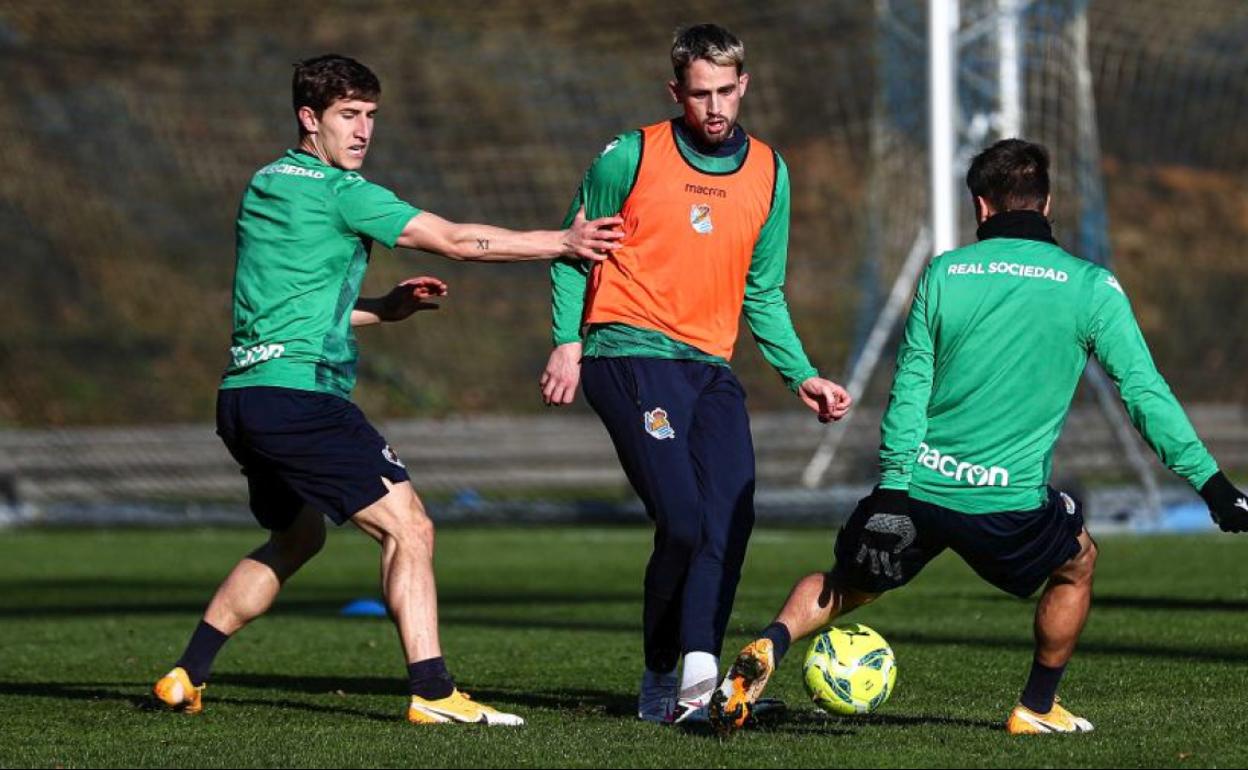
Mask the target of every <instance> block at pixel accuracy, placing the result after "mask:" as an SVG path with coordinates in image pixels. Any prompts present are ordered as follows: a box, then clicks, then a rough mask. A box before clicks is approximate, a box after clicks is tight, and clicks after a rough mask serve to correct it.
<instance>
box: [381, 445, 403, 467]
mask: <svg viewBox="0 0 1248 770" xmlns="http://www.w3.org/2000/svg"><path fill="white" fill-rule="evenodd" d="M381 456H382V457H384V458H386V460H387V461H388V462H390V463H391V464H393V465H397V466H399V467H400V468H402V469H403V470H407V466H406V465H404V464H403V461H402V460H400V459H399V456H398V454H396V453H395V451H394V450H393V449H391V448H390V445H389V444H386V448H385V449H383V450H381Z"/></svg>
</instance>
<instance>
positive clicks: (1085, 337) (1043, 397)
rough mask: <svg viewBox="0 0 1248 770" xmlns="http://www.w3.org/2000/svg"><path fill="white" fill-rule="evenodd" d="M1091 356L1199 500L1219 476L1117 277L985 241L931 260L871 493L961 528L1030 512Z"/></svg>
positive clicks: (1011, 242)
mask: <svg viewBox="0 0 1248 770" xmlns="http://www.w3.org/2000/svg"><path fill="white" fill-rule="evenodd" d="M1037 216H1038V215H1037ZM1089 355H1095V356H1096V357H1097V359H1098V360H1099V361H1100V362H1101V364H1102V366H1104V368H1105V371H1106V372H1107V373H1108V374H1109V376H1110V378H1111V379H1112V380H1113V381H1114V383H1115V384H1116V385H1117V386H1118V389H1119V391H1120V393H1121V396H1122V401H1123V403H1124V404H1125V405H1126V408H1127V413H1128V414H1129V415H1130V418H1131V421H1132V422H1133V423H1134V424H1135V426H1136V428H1137V429H1138V430H1139V431H1140V433H1141V435H1143V437H1144V438H1145V440H1146V441H1147V442H1148V443H1149V445H1150V446H1151V447H1152V448H1153V450H1154V451H1156V452H1157V455H1158V456H1159V457H1160V458H1161V460H1162V462H1164V463H1165V464H1166V466H1167V467H1169V468H1170V469H1171V470H1173V471H1174V472H1175V473H1177V474H1178V475H1179V476H1181V477H1183V478H1184V479H1186V480H1187V481H1188V483H1190V484H1191V485H1192V486H1193V487H1195V488H1197V489H1199V488H1200V487H1201V486H1203V485H1204V483H1205V482H1206V481H1208V480H1209V478H1210V477H1211V476H1213V475H1214V474H1215V473H1216V472H1217V470H1218V468H1217V464H1216V463H1215V462H1214V460H1213V458H1212V457H1211V456H1210V455H1209V452H1208V451H1207V450H1206V449H1205V447H1204V445H1203V444H1202V443H1201V441H1200V439H1199V438H1198V437H1197V436H1196V432H1195V430H1194V429H1193V428H1192V425H1191V422H1190V421H1189V420H1188V418H1187V415H1186V414H1184V412H1183V408H1182V407H1181V406H1180V405H1179V403H1178V401H1177V400H1176V399H1175V397H1174V395H1173V394H1172V393H1171V391H1170V388H1169V386H1168V385H1167V384H1166V381H1165V380H1164V379H1163V378H1162V376H1161V375H1160V374H1159V373H1158V371H1157V367H1156V366H1155V364H1154V363H1153V359H1152V356H1151V355H1150V354H1149V351H1148V346H1147V344H1146V343H1145V341H1144V336H1143V334H1141V332H1140V328H1139V325H1138V324H1137V323H1136V320H1135V315H1134V314H1133V313H1132V311H1131V304H1130V302H1129V301H1128V300H1127V297H1126V294H1125V293H1124V292H1123V289H1122V286H1121V285H1120V284H1119V283H1118V280H1117V279H1116V278H1115V277H1114V275H1113V274H1112V273H1110V272H1109V271H1108V270H1106V269H1104V268H1102V267H1099V266H1097V265H1095V264H1092V263H1090V262H1087V261H1085V260H1082V259H1079V258H1077V257H1074V256H1072V255H1070V254H1068V253H1067V252H1065V251H1063V250H1062V249H1061V248H1059V247H1058V246H1056V245H1053V244H1051V243H1047V242H1042V241H1036V240H1029V239H1023V238H990V239H988V240H984V241H981V242H980V243H977V244H974V245H971V246H966V247H964V248H960V249H956V250H954V251H950V252H947V253H945V254H942V255H941V256H939V257H937V258H936V259H934V260H932V263H931V264H930V265H929V266H928V268H927V270H926V272H925V273H924V274H923V276H922V278H921V279H920V281H919V285H918V288H917V290H916V293H915V297H914V304H913V305H912V306H911V309H910V316H909V319H908V321H907V323H906V330H905V338H904V341H903V342H902V345H901V349H900V350H899V352H898V357H897V374H896V378H895V380H894V382H893V389H892V396H891V398H890V401H889V405H888V410H887V412H886V413H885V416H884V420H883V425H882V429H881V433H882V444H881V448H880V465H881V474H882V475H881V482H880V485H881V487H883V488H885V489H899V490H908V491H909V494H910V496H911V497H913V498H916V499H919V500H923V501H926V502H929V503H934V504H937V505H942V506H945V507H947V508H951V509H953V510H956V511H959V512H962V513H969V514H980V513H992V512H997V511H1022V510H1033V509H1036V508H1039V507H1041V506H1042V505H1043V503H1044V501H1045V499H1046V494H1047V492H1046V486H1047V484H1048V481H1049V474H1050V470H1051V467H1052V456H1053V446H1054V444H1055V443H1056V441H1057V437H1058V434H1059V433H1060V432H1061V429H1062V424H1063V423H1064V422H1065V420H1066V415H1067V412H1068V411H1069V409H1070V403H1071V400H1072V399H1073V398H1074V395H1075V388H1076V387H1077V386H1078V384H1079V379H1080V377H1081V376H1082V374H1083V370H1084V367H1085V365H1086V364H1087V361H1088V356H1089Z"/></svg>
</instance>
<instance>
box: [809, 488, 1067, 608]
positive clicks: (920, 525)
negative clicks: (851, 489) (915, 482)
mask: <svg viewBox="0 0 1248 770" xmlns="http://www.w3.org/2000/svg"><path fill="white" fill-rule="evenodd" d="M866 502H867V501H866V499H864V500H862V501H861V502H859V503H858V508H857V509H856V510H855V511H854V513H853V515H852V516H850V518H849V521H848V522H846V523H845V526H844V527H842V528H841V532H840V534H839V535H837V538H836V566H835V567H833V568H832V576H833V579H834V581H836V582H837V583H839V584H841V585H843V586H846V587H848V588H852V589H855V590H858V591H862V592H864V593H872V594H878V593H883V592H885V591H890V590H892V589H894V588H900V587H901V586H903V585H905V584H906V583H909V582H910V581H911V580H913V579H914V577H915V576H916V575H918V574H919V572H920V571H922V569H923V567H925V566H927V563H928V562H930V561H931V560H932V559H934V558H936V557H937V556H939V555H940V554H941V553H942V552H943V551H944V550H945V549H946V548H951V549H953V551H954V552H955V553H957V554H958V555H959V556H961V557H962V560H963V561H965V562H966V563H967V564H968V565H970V567H971V569H973V570H975V572H976V574H978V575H979V576H980V577H981V578H983V579H984V580H986V581H988V582H989V583H991V584H992V585H994V586H996V587H997V588H1000V589H1001V590H1002V591H1005V592H1007V593H1011V594H1014V595H1015V596H1018V597H1020V598H1026V597H1028V596H1031V595H1032V594H1033V593H1035V591H1036V589H1037V588H1039V587H1040V586H1042V585H1044V581H1046V580H1048V578H1049V576H1050V575H1052V574H1053V572H1054V570H1056V569H1057V568H1058V567H1060V566H1062V565H1063V564H1065V563H1066V562H1068V561H1070V560H1071V559H1073V558H1074V557H1075V556H1076V555H1077V554H1078V553H1079V549H1080V545H1079V533H1080V532H1082V531H1083V505H1082V504H1080V503H1079V501H1078V500H1076V499H1075V498H1073V497H1071V496H1070V495H1068V494H1066V493H1065V492H1058V491H1056V490H1053V489H1050V490H1049V500H1048V502H1047V503H1046V504H1045V505H1044V506H1042V507H1040V508H1037V509H1036V510H1034V511H1008V512H1004V513H987V514H966V513H959V512H957V511H954V510H950V509H948V508H944V507H942V506H939V505H933V504H932V503H925V502H923V501H922V500H915V499H914V498H911V499H910V515H909V516H908V517H907V516H896V515H893V514H877V515H876V516H871V515H870V514H869V512H868V511H867V508H866V505H865V503H866Z"/></svg>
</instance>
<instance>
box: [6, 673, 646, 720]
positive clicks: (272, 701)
mask: <svg viewBox="0 0 1248 770" xmlns="http://www.w3.org/2000/svg"><path fill="white" fill-rule="evenodd" d="M148 686H149V685H148V684H147V683H136V682H4V681H0V696H5V695H13V696H18V697H30V698H58V699H63V700H75V701H116V702H119V703H125V704H128V705H129V706H131V707H132V708H135V709H137V710H141V711H165V707H164V705H163V704H161V703H159V702H157V701H156V700H155V699H153V698H152V697H151V695H150V694H148V691H147V688H148ZM460 686H461V687H462V688H463V689H464V690H465V691H467V692H469V693H471V694H472V696H473V697H474V698H475V699H477V700H479V701H484V702H487V703H491V704H494V703H497V704H503V705H505V706H508V707H523V708H529V709H546V710H550V711H564V712H574V713H577V714H580V715H599V716H605V717H632V716H633V715H634V713H635V712H634V709H635V708H636V700H635V696H633V695H631V694H625V693H617V692H608V691H605V690H582V689H576V690H560V691H557V692H541V691H533V690H517V689H498V688H489V687H483V688H478V687H474V686H473V685H472V683H471V682H470V681H465V682H461V683H460ZM224 687H236V688H242V689H256V690H272V691H276V692H279V693H280V692H287V693H302V694H306V695H319V696H334V697H350V696H352V695H386V696H394V698H395V703H396V711H395V712H387V713H382V712H378V711H369V710H364V709H356V708H350V707H348V706H330V705H324V704H320V703H308V702H306V701H299V700H291V699H289V698H281V697H276V698H253V697H238V696H234V695H229V696H218V695H215V694H211V692H210V693H209V694H206V695H205V700H204V706H205V712H210V711H211V709H212V707H213V706H214V705H234V706H264V707H267V708H279V709H293V710H298V711H308V712H312V713H318V714H337V715H344V716H353V717H362V718H365V719H373V720H379V721H384V722H393V721H395V719H396V718H398V717H396V716H395V714H396V713H399V712H401V710H402V707H403V706H405V705H406V699H407V683H406V682H404V681H403V680H402V679H400V678H399V677H334V676H295V675H284V674H221V675H219V676H216V677H213V680H212V689H215V688H224ZM400 716H401V714H400Z"/></svg>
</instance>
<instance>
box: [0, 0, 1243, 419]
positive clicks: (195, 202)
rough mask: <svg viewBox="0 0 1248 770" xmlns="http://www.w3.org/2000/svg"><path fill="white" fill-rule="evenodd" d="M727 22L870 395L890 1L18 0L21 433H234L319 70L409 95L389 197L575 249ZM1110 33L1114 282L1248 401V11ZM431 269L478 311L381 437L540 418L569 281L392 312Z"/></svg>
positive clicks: (1211, 385) (1211, 7) (799, 251)
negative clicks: (235, 368)
mask: <svg viewBox="0 0 1248 770" xmlns="http://www.w3.org/2000/svg"><path fill="white" fill-rule="evenodd" d="M1040 5H1044V3H1040ZM704 19H715V20H718V21H720V22H722V23H724V24H726V25H727V26H729V28H731V29H734V30H736V31H738V33H739V34H740V35H741V36H742V37H743V38H744V40H745V42H746V45H747V54H748V68H749V70H750V71H751V73H752V75H753V80H752V85H751V90H750V94H749V96H748V98H747V101H746V105H745V107H744V111H743V122H744V123H745V124H746V125H747V127H748V128H749V129H750V130H751V131H753V132H754V133H756V134H758V135H759V136H762V137H764V138H766V139H767V140H768V141H769V142H771V143H772V144H774V146H776V147H777V148H778V149H779V150H780V151H781V152H782V153H783V154H784V155H785V157H786V159H787V160H788V162H789V165H790V168H791V169H792V176H793V227H792V232H793V239H792V250H791V254H790V267H789V287H788V292H789V299H790V302H791V305H792V308H793V313H794V316H795V318H796V321H797V325H798V328H799V331H801V332H802V334H803V337H804V339H805V342H806V344H807V346H808V347H809V348H810V351H811V353H812V355H813V357H814V358H815V359H816V361H817V363H818V364H819V365H820V366H821V367H822V368H824V369H825V370H826V371H828V372H829V373H831V374H832V375H833V376H843V375H844V372H845V369H846V362H847V359H848V356H849V354H850V348H851V345H852V344H853V331H854V325H855V319H856V317H857V314H858V310H859V306H860V302H861V301H863V299H862V298H861V297H860V294H861V292H859V291H858V290H857V288H856V285H857V282H856V276H857V274H858V270H859V266H858V265H859V262H860V260H861V259H862V254H863V252H864V238H865V224H866V222H867V216H866V206H867V179H868V175H869V171H870V169H869V162H870V158H871V153H870V148H869V141H870V131H871V119H872V103H873V99H874V98H875V96H876V93H877V85H878V84H877V75H878V69H879V67H878V62H877V58H878V57H877V48H876V43H875V37H876V30H875V25H876V9H875V7H874V6H873V4H872V3H869V2H860V1H858V0H844V1H841V2H834V1H828V0H825V1H824V2H805V1H804V2H776V3H748V2H739V3H722V2H720V3H707V2H690V3H682V4H679V5H678V6H676V7H673V6H671V5H669V4H664V3H657V2H648V1H645V0H630V1H628V2H610V3H607V2H585V3H571V4H558V5H553V4H551V5H547V4H541V3H538V4H533V3H529V2H511V1H510V0H507V1H504V2H471V1H469V2H465V1H464V0H456V2H442V1H441V0H430V1H427V2H421V3H418V4H413V3H406V2H372V3H368V4H361V3H355V2H339V3H333V2H329V3H317V4H315V5H311V4H300V3H294V4H291V3H284V2H283V3H276V2H233V1H228V2H213V3H164V2H160V3H152V2H122V1H119V0H98V1H96V2H92V3H77V2H58V1H56V0H53V1H50V2H16V3H14V2H12V0H8V1H7V2H3V3H0V61H2V62H3V72H4V77H3V79H2V81H0V124H3V125H4V135H5V137H6V139H5V141H4V149H3V156H4V158H5V166H6V171H7V173H6V174H5V175H4V177H3V179H2V180H0V233H3V243H4V244H5V249H6V253H5V255H4V257H3V262H2V264H3V280H2V281H0V302H2V303H3V306H4V307H5V308H6V311H7V312H6V315H7V318H6V323H5V329H4V332H3V334H0V425H8V426H31V427H34V426H55V425H101V424H136V423H141V424H151V423H165V422H184V421H206V420H209V419H210V418H211V416H212V410H213V391H214V388H215V385H216V382H217V380H218V377H219V376H220V372H221V370H222V368H223V365H224V362H225V358H226V355H225V351H226V348H227V347H228V337H229V320H230V319H229V293H230V280H231V275H232V269H233V264H232V263H233V218H234V213H235V207H236V205H237V202H238V197H239V195H240V193H241V191H242V189H243V187H244V185H245V184H246V182H247V180H248V178H249V177H250V175H251V174H252V173H253V172H254V170H255V169H257V168H258V167H260V166H261V165H263V164H265V163H267V162H268V161H270V160H272V159H273V158H275V157H276V156H277V155H278V154H280V153H281V152H282V151H283V150H284V149H285V148H286V147H288V146H290V145H291V144H292V142H293V140H294V138H295V133H294V131H295V125H294V121H293V118H292V114H291V110H290V102H289V99H290V97H289V80H290V73H291V63H292V62H294V61H295V60H297V59H300V58H303V57H307V56H310V55H315V54H318V53H322V52H326V51H336V52H341V53H344V54H348V55H352V56H355V57H358V58H360V59H361V60H363V61H365V62H366V63H368V64H369V65H370V66H371V67H373V68H374V69H375V70H376V71H377V73H378V74H379V76H380V78H381V81H382V87H383V108H382V111H381V115H380V120H379V122H378V132H377V137H376V143H375V145H374V147H373V149H372V151H371V152H370V156H369V160H368V164H367V165H366V167H365V169H364V171H365V173H366V175H367V176H369V177H370V178H371V179H373V180H374V181H377V182H379V183H381V184H384V185H387V186H389V187H391V188H393V189H394V190H396V191H397V192H398V193H399V194H400V195H401V196H402V197H404V198H406V199H408V200H410V201H412V202H414V203H415V204H416V205H418V206H421V207H426V208H429V209H430V210H433V211H435V212H437V213H440V214H443V215H445V216H448V217H451V218H454V219H458V220H461V221H471V220H476V221H488V222H494V223H499V224H503V225H506V226H510V227H516V228H539V227H541V228H546V227H554V226H556V225H557V224H558V223H559V220H560V219H561V217H562V216H563V213H564V210H565V208H566V206H567V204H568V201H569V200H570V198H571V196H572V194H573V192H574V191H575V189H576V186H577V184H578V182H579V179H580V176H581V174H582V173H583V171H584V169H585V167H586V166H587V164H588V163H589V162H590V160H591V159H592V158H593V157H594V155H595V154H596V153H597V151H598V150H600V149H601V147H602V146H603V145H604V144H606V142H607V141H609V140H610V139H611V137H612V136H613V135H615V134H617V133H619V132H621V131H624V130H626V129H629V128H631V127H635V126H638V125H642V124H644V123H647V122H652V121H654V120H656V119H660V118H662V117H664V116H667V115H670V114H672V113H673V106H672V105H671V104H670V102H669V101H668V99H667V98H666V96H665V93H664V90H663V86H664V83H665V82H666V80H667V79H668V78H669V77H670V68H669V64H668V62H667V48H668V45H669V43H670V36H671V32H672V30H673V29H674V28H675V27H677V26H678V25H679V24H682V23H688V22H690V21H696V20H704ZM1088 22H1089V30H1090V31H1089V43H1090V50H1089V54H1090V63H1091V66H1092V72H1093V76H1094V85H1095V96H1096V107H1097V117H1098V123H1099V130H1100V140H1101V152H1102V158H1103V162H1102V165H1103V169H1104V173H1105V187H1106V190H1107V197H1108V215H1109V230H1110V237H1111V246H1112V257H1111V258H1112V264H1113V266H1114V268H1115V269H1116V270H1117V272H1118V273H1119V275H1120V277H1121V279H1122V282H1123V284H1124V285H1125V286H1126V287H1127V289H1128V291H1129V293H1130V295H1131V297H1132V300H1133V302H1134V303H1135V307H1136V311H1137V313H1138V315H1139V318H1140V321H1141V324H1142V325H1143V326H1144V331H1145V333H1146V334H1147V336H1148V338H1149V340H1150V342H1151V344H1152V346H1153V350H1154V353H1155V355H1156V357H1157V359H1158V361H1159V363H1160V365H1161V367H1162V369H1163V371H1164V373H1165V374H1166V375H1167V377H1168V378H1169V380H1170V382H1171V383H1172V384H1173V386H1174V389H1175V390H1176V392H1177V393H1178V395H1179V396H1180V398H1181V399H1183V400H1184V401H1187V402H1224V403H1239V404H1244V403H1246V402H1248V378H1246V377H1244V376H1243V374H1242V368H1239V367H1236V366H1235V362H1236V361H1237V360H1239V361H1242V360H1243V358H1244V356H1243V354H1244V353H1246V352H1248V302H1245V301H1244V297H1245V296H1248V132H1245V131H1244V130H1243V126H1244V125H1245V124H1246V123H1248V56H1245V55H1244V51H1245V50H1248V3H1242V2H1236V1H1235V0H1147V1H1146V2H1139V1H1138V0H1097V2H1093V3H1092V4H1091V7H1090V9H1089V12H1088ZM915 90H916V94H917V96H918V97H919V98H918V99H917V100H916V102H915V106H914V110H915V116H916V119H919V120H921V119H922V118H923V110H924V109H925V107H924V105H923V102H922V95H923V93H924V91H925V84H923V83H919V84H916V87H915ZM1059 96H1060V95H1059ZM1058 162H1059V163H1060V159H1059V160H1058ZM913 174H914V185H915V186H916V187H922V186H923V185H925V184H926V183H925V181H924V180H925V175H926V169H925V168H923V167H915V168H914V169H913ZM911 213H912V214H913V217H914V218H915V219H916V220H917V219H922V218H925V217H926V212H925V211H918V210H916V211H913V212H911ZM969 229H970V228H964V233H963V238H964V239H965V238H968V237H970V236H971V233H970V232H965V231H969ZM1057 230H1058V237H1059V240H1063V241H1064V242H1067V243H1069V242H1070V241H1071V239H1072V238H1073V234H1072V233H1069V232H1063V222H1062V221H1061V220H1060V219H1059V220H1058V221H1057ZM900 256H901V255H898V258H900ZM413 274H435V275H438V276H441V277H443V278H445V279H447V280H448V281H449V282H450V284H451V290H452V296H451V297H450V299H448V300H447V301H446V302H445V306H444V308H443V309H442V310H441V311H440V312H438V313H436V314H425V315H422V316H418V317H417V318H415V319H414V320H413V321H412V322H409V323H406V324H403V325H399V326H397V327H395V328H387V329H381V330H376V329H374V330H365V331H364V332H363V333H362V334H361V345H362V354H363V356H362V357H363V371H362V376H361V384H360V388H359V391H358V400H359V401H360V402H361V404H362V405H363V407H364V408H365V409H366V411H368V412H369V413H370V414H374V415H377V416H378V417H383V416H388V417H405V416H428V417H437V416H441V415H446V414H448V413H456V414H461V413H480V412H534V411H538V410H539V409H540V408H541V405H540V400H539V398H538V393H537V389H536V385H535V382H536V378H537V375H538V373H539V371H540V369H541V367H542V365H543V364H544V361H545V356H546V354H547V352H548V350H549V311H548V296H549V292H548V280H547V271H546V268H545V267H544V266H543V265H524V266H501V267H498V266H495V267H482V266H468V265H457V264H453V263H450V262H447V261H444V260H440V259H437V258H434V257H430V256H427V255H412V254H411V253H403V254H392V253H389V252H387V251H385V250H384V249H382V248H380V247H378V248H376V249H375V250H374V259H373V268H372V270H371V272H370V276H369V281H368V290H371V291H382V290H383V289H384V288H385V287H386V286H387V285H388V284H390V283H391V282H392V281H395V280H396V279H399V278H402V277H405V276H408V275H413ZM739 351H740V352H739V359H738V361H737V366H736V368H737V369H738V370H739V372H740V373H741V375H742V376H743V378H744V380H745V382H746V386H747V388H748V389H749V391H750V394H751V401H752V404H753V409H755V410H770V409H778V408H791V407H793V406H794V403H791V396H789V395H788V394H787V392H786V391H785V390H784V389H783V387H781V385H780V384H779V382H778V380H777V378H776V377H775V375H774V374H773V373H772V372H770V370H768V369H767V368H766V366H765V364H762V363H761V359H760V357H759V356H758V355H757V352H756V350H755V349H754V346H753V344H752V343H751V342H749V341H748V335H747V336H746V339H745V340H743V344H741V345H740V346H739ZM881 379H883V380H887V377H886V376H885V377H883V378H881Z"/></svg>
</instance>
